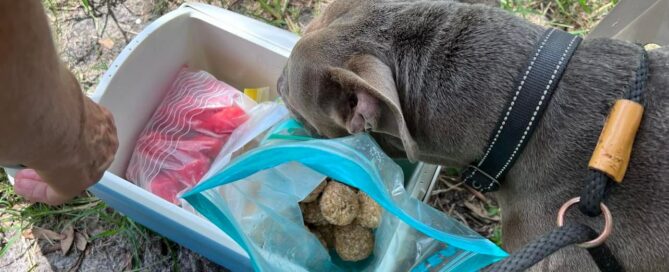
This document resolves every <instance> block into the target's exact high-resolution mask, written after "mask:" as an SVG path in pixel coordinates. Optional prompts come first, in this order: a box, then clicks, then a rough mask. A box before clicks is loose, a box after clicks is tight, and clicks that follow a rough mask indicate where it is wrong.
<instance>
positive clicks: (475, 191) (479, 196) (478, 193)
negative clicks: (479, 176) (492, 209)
mask: <svg viewBox="0 0 669 272" xmlns="http://www.w3.org/2000/svg"><path fill="white" fill-rule="evenodd" d="M465 188H467V190H468V191H469V192H470V193H472V194H473V195H474V196H475V197H476V198H478V199H479V200H481V201H483V202H484V203H488V199H487V198H486V197H485V196H484V195H483V194H482V193H481V192H479V191H477V190H474V189H472V188H471V187H469V186H467V185H465Z"/></svg>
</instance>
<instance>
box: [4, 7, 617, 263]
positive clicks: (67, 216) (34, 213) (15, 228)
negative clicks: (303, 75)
mask: <svg viewBox="0 0 669 272" xmlns="http://www.w3.org/2000/svg"><path fill="white" fill-rule="evenodd" d="M89 1H92V0H70V1H66V3H65V4H63V3H64V2H63V1H58V0H43V3H44V4H45V7H46V9H48V10H51V11H52V12H62V9H60V8H61V7H62V6H63V5H67V6H68V8H72V7H75V8H82V9H84V10H85V11H87V12H90V9H91V8H90V2H89ZM324 1H327V2H329V1H328V0H257V1H250V0H204V1H201V2H206V3H209V4H214V5H217V6H221V7H225V8H229V9H231V10H233V11H235V12H238V13H242V14H245V15H247V16H251V17H254V18H257V19H260V20H262V21H265V22H267V23H270V24H272V25H275V26H277V27H281V28H284V29H288V30H290V31H292V32H295V33H300V32H301V29H302V27H303V26H304V22H300V19H301V17H302V15H304V14H305V12H310V13H313V14H318V13H319V12H320V9H321V7H322V5H323V4H324V3H323V2H324ZM95 2H99V1H97V0H96V1H95ZM616 2H617V0H591V1H586V0H557V1H539V0H533V1H532V0H501V1H500V5H501V7H502V8H503V9H506V10H508V11H511V12H513V13H515V14H517V15H519V16H521V17H524V18H527V19H529V20H531V21H533V22H537V23H541V24H544V25H546V26H553V27H558V28H561V29H564V30H567V31H569V32H571V33H575V34H578V35H585V34H587V32H588V31H589V30H590V29H591V28H592V27H594V26H595V25H596V24H597V22H598V21H599V20H600V19H601V18H602V17H603V16H604V15H605V14H606V13H607V12H608V11H609V10H610V9H611V8H612V7H613V6H614V5H615V4H616ZM152 3H153V9H152V10H151V12H152V13H153V14H155V15H162V14H164V13H166V12H168V11H170V10H171V9H173V8H176V7H178V5H180V4H181V3H183V0H152ZM55 28H56V29H55V31H54V34H55V35H61V34H62V33H61V31H60V29H59V28H58V26H57V25H56V26H55ZM106 68H107V64H106V63H102V62H101V63H97V64H96V65H95V69H100V70H105V69H106ZM456 172H457V171H456ZM486 210H487V212H488V214H489V215H490V216H495V215H498V214H499V208H497V207H493V206H490V207H486ZM91 222H102V223H103V224H104V225H106V226H110V227H109V228H108V229H106V230H104V231H101V232H99V233H95V234H92V235H91V236H90V237H89V242H91V243H92V242H95V241H96V240H99V239H108V238H110V237H114V236H119V235H120V236H124V237H125V238H127V240H128V241H131V242H132V243H134V244H133V246H132V250H131V254H132V257H133V261H132V268H133V269H134V270H150V268H148V267H142V254H143V252H142V250H143V244H144V243H147V242H148V241H149V240H150V239H151V237H152V236H155V234H154V233H153V232H152V231H150V230H148V229H146V228H144V227H143V226H140V225H138V224H136V223H135V222H134V221H133V220H131V219H128V218H127V217H125V216H123V215H121V214H119V213H117V212H115V211H113V210H112V209H111V208H109V207H107V205H106V204H105V203H103V202H102V201H101V200H99V199H97V198H95V197H94V196H90V195H87V196H84V197H79V198H77V199H75V200H73V201H72V202H70V203H68V204H65V205H61V206H56V207H49V206H46V205H41V204H29V203H26V202H24V201H23V200H22V199H21V198H20V197H19V196H17V195H16V194H15V193H14V191H13V188H12V186H11V185H10V184H9V183H8V182H7V179H6V175H5V173H4V172H3V171H2V170H1V169H0V234H3V235H0V257H2V256H3V255H4V254H6V252H7V250H8V249H9V248H10V247H11V246H12V245H13V244H14V243H16V241H17V240H18V239H21V233H22V232H23V231H24V230H27V229H30V228H32V227H33V226H42V227H47V228H49V229H52V230H54V231H56V232H60V231H61V230H62V229H63V228H64V227H65V226H67V225H69V224H71V225H73V226H76V228H77V229H80V230H83V229H85V228H86V226H87V224H90V223H91ZM5 235H7V237H5ZM501 237H502V232H501V228H500V227H499V226H498V227H497V228H496V229H495V230H494V231H493V234H492V237H490V239H491V240H493V241H494V242H496V243H498V244H501ZM162 242H163V243H165V248H167V251H168V252H166V254H165V255H167V258H168V261H170V260H171V262H172V263H173V268H174V270H178V263H177V258H176V256H175V253H174V252H175V248H176V247H177V246H176V245H175V244H173V243H171V242H169V241H167V240H163V241H162Z"/></svg>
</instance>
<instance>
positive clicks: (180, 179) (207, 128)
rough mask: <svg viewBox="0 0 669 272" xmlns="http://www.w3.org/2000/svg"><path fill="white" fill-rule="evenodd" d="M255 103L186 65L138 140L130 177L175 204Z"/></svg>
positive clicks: (127, 174) (203, 170) (198, 177)
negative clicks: (178, 196)
mask: <svg viewBox="0 0 669 272" xmlns="http://www.w3.org/2000/svg"><path fill="white" fill-rule="evenodd" d="M255 105H256V103H255V102H254V101H253V100H251V99H249V98H248V97H246V96H245V95H244V94H242V93H241V92H240V91H238V90H237V89H235V88H234V87H232V86H230V85H228V84H226V83H224V82H222V81H218V80H217V79H216V78H215V77H214V76H212V75H210V74H209V73H207V72H205V71H199V72H193V71H190V70H189V69H188V68H187V67H182V68H181V70H180V71H179V72H178V74H177V75H176V77H175V79H174V80H173V82H172V84H171V85H170V87H169V89H168V91H167V95H166V97H165V98H164V99H163V101H162V102H161V104H160V105H159V106H158V108H157V109H156V111H155V112H154V114H153V116H152V117H151V119H150V120H149V122H148V123H147V124H146V126H145V128H144V130H143V131H142V133H141V134H140V137H139V138H138V140H137V142H136V144H135V149H134V151H133V155H132V157H131V159H130V164H129V165H128V170H127V172H126V176H127V178H128V179H129V180H131V181H133V182H134V183H136V184H138V185H139V186H141V187H143V188H145V189H147V190H149V191H150V192H152V193H154V194H156V195H158V196H160V197H161V198H163V199H165V200H167V201H170V202H172V203H175V204H177V194H178V193H179V192H181V191H183V190H184V189H186V188H189V187H192V186H194V185H195V184H196V183H197V182H199V181H200V180H201V178H202V177H203V176H204V174H205V173H206V172H207V171H208V170H209V168H210V165H211V162H212V160H213V159H214V158H216V156H218V154H219V152H220V151H221V148H222V147H223V145H225V143H226V142H227V141H228V138H229V137H230V135H231V134H232V132H233V131H234V130H235V129H236V128H237V127H239V126H240V125H241V124H243V123H244V122H246V120H247V119H248V118H249V116H248V114H247V111H248V110H249V109H251V108H252V107H253V106H255Z"/></svg>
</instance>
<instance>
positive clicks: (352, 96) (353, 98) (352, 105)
mask: <svg viewBox="0 0 669 272" xmlns="http://www.w3.org/2000/svg"><path fill="white" fill-rule="evenodd" d="M357 105H358V97H357V96H356V95H355V94H350V95H349V96H348V106H349V107H350V108H351V109H353V108H355V106H357Z"/></svg>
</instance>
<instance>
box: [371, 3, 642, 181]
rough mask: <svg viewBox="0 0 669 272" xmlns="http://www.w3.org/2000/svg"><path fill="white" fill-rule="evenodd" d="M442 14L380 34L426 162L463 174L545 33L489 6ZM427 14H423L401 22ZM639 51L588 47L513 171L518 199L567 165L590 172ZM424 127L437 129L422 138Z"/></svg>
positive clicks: (449, 8)
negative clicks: (451, 167) (590, 162)
mask: <svg viewBox="0 0 669 272" xmlns="http://www.w3.org/2000/svg"><path fill="white" fill-rule="evenodd" d="M428 4H430V3H429V2H427V3H426V5H428ZM433 5H434V8H430V9H425V8H421V7H415V6H414V7H413V8H412V7H411V6H410V7H405V8H403V9H402V10H400V11H399V12H400V15H399V16H395V18H396V19H395V20H393V21H392V23H390V24H389V26H390V28H392V30H393V31H389V32H387V33H384V32H383V31H380V32H379V33H381V35H389V34H390V36H389V37H391V38H390V39H389V40H388V42H390V43H391V44H392V46H390V47H388V48H392V49H391V50H392V51H390V52H389V53H386V55H387V56H390V57H388V58H387V59H386V61H387V63H388V64H389V66H391V67H392V68H393V73H394V77H395V80H396V83H397V87H398V91H399V95H400V100H401V103H402V107H403V108H404V109H412V110H411V111H405V115H406V118H407V123H408V126H409V130H410V131H411V133H412V135H413V136H414V137H415V139H416V141H417V143H418V146H419V150H420V154H419V159H420V160H423V161H428V162H432V163H437V164H442V165H454V166H462V165H464V164H466V163H469V162H472V161H474V160H476V159H480V158H481V156H482V154H483V153H484V150H485V148H486V145H487V142H488V141H489V139H490V135H491V133H492V130H493V129H494V128H495V125H496V124H497V122H498V120H499V116H500V114H502V113H503V111H504V109H505V108H506V104H507V103H508V101H509V99H510V98H511V96H512V95H513V93H514V91H513V86H514V83H515V80H516V78H517V77H518V75H519V73H521V72H522V71H523V70H524V69H525V66H526V65H527V60H528V58H529V57H530V54H531V53H532V51H533V48H534V44H535V43H536V41H537V39H539V37H540V35H541V33H542V32H543V30H544V28H542V27H539V26H536V25H533V24H530V23H528V22H526V21H524V20H522V19H520V18H518V17H516V16H513V15H511V14H509V13H507V12H504V11H501V10H497V9H491V8H487V7H483V6H480V7H474V6H471V7H467V8H466V9H465V8H461V7H462V5H460V4H455V3H454V4H450V5H436V4H433ZM418 11H420V12H421V14H414V16H404V15H403V14H402V13H406V14H412V13H415V12H418ZM444 14H446V15H444ZM405 18H411V20H414V21H412V22H407V21H403V20H404V19H405ZM435 21H437V22H435ZM386 27H387V26H386ZM409 33H411V35H409ZM416 33H418V34H416ZM640 50H641V49H640V48H639V47H638V46H636V45H633V44H629V43H626V42H620V41H613V40H608V39H607V40H590V41H584V42H583V43H582V44H581V46H580V47H579V49H578V50H577V51H576V53H575V54H574V57H573V58H572V61H571V62H570V64H569V66H568V67H567V70H566V71H565V73H564V76H563V79H562V81H561V82H560V84H559V85H558V87H557V88H556V90H555V94H554V98H553V101H551V102H550V104H549V106H548V108H547V109H546V112H545V114H544V118H543V120H542V121H541V122H540V123H539V125H538V127H537V129H536V131H535V133H534V136H533V137H532V138H531V139H530V141H529V142H528V145H527V147H526V149H525V151H524V152H523V154H521V155H520V157H519V159H518V161H517V163H516V166H515V167H513V168H512V169H511V171H510V172H509V174H508V176H507V183H511V185H508V186H507V187H511V190H513V189H515V188H516V186H515V185H514V184H516V183H515V182H514V180H526V179H527V178H529V177H532V178H533V180H536V178H537V177H542V173H543V177H545V178H549V176H550V175H552V174H554V171H553V170H554V169H558V166H560V167H563V166H565V165H570V166H571V167H580V168H583V169H584V171H585V167H586V164H587V160H588V158H589V153H588V152H590V151H592V149H593V148H594V145H595V143H596V139H597V137H598V136H599V131H600V129H601V125H602V122H603V120H604V119H605V118H606V114H607V113H608V110H609V107H610V105H611V104H612V103H613V102H614V100H615V99H616V98H617V97H621V94H622V92H623V91H624V89H625V86H626V84H628V83H629V82H630V80H631V78H632V77H633V75H634V69H635V67H636V65H637V64H638V59H639V54H640ZM418 105H421V106H418ZM424 105H429V106H424ZM576 105H579V106H576ZM425 127H429V128H432V129H430V130H426V131H422V130H419V128H425ZM565 143H569V144H565ZM556 145H557V146H556ZM562 145H566V146H562ZM435 147H436V148H435ZM577 150H579V152H576V151H577ZM584 151H585V152H584ZM547 162H552V163H554V164H555V167H554V169H552V168H551V167H548V168H546V167H545V165H546V163H547ZM549 164H550V163H549ZM523 182H524V181H523ZM504 186H506V185H503V187H504ZM519 186H520V185H519ZM523 186H529V187H525V188H524V189H527V188H531V187H532V184H529V185H528V184H523ZM537 186H540V184H537ZM569 187H570V186H565V187H564V188H569ZM537 189H539V187H537ZM507 191H508V190H507Z"/></svg>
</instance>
